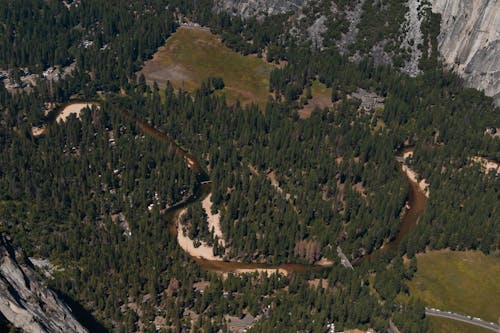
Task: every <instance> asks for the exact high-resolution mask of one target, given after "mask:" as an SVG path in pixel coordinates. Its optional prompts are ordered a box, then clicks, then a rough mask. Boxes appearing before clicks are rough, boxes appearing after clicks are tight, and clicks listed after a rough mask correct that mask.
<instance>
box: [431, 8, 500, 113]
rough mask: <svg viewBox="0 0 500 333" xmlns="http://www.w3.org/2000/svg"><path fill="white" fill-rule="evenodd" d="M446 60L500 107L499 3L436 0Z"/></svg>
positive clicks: (469, 83)
mask: <svg viewBox="0 0 500 333" xmlns="http://www.w3.org/2000/svg"><path fill="white" fill-rule="evenodd" d="M432 10H433V12H435V13H439V14H441V32H440V34H439V37H438V43H439V45H438V47H439V51H440V53H441V56H442V57H443V61H444V62H445V63H446V64H447V65H448V66H450V67H451V68H452V69H453V70H454V71H456V72H457V73H458V74H459V75H460V76H462V77H463V78H464V80H465V82H466V84H467V85H468V86H469V87H473V88H476V89H479V90H483V91H484V93H485V94H486V95H487V96H491V97H493V98H494V99H495V103H496V105H499V106H500V1H499V0H460V1H456V0H433V2H432Z"/></svg>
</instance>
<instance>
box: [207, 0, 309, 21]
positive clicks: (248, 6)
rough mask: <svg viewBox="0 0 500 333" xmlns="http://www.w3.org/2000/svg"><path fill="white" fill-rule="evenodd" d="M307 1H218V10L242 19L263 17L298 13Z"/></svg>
mask: <svg viewBox="0 0 500 333" xmlns="http://www.w3.org/2000/svg"><path fill="white" fill-rule="evenodd" d="M305 2H306V0H218V1H217V2H216V9H217V10H224V11H226V12H228V13H231V14H235V15H239V16H242V17H251V16H256V17H262V16H266V15H276V14H282V13H287V12H290V11H296V10H297V9H299V8H301V7H302V6H303V5H304V3H305Z"/></svg>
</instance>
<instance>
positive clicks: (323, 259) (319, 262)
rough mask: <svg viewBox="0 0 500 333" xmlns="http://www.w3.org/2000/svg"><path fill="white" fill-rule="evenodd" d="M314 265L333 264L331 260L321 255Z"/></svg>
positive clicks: (329, 265)
mask: <svg viewBox="0 0 500 333" xmlns="http://www.w3.org/2000/svg"><path fill="white" fill-rule="evenodd" d="M316 265H318V266H321V267H331V266H333V261H332V260H330V259H327V258H325V257H321V259H320V260H319V261H317V262H316Z"/></svg>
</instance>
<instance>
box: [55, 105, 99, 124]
mask: <svg viewBox="0 0 500 333" xmlns="http://www.w3.org/2000/svg"><path fill="white" fill-rule="evenodd" d="M92 106H95V107H97V108H99V105H97V104H95V103H72V104H69V105H67V106H66V107H65V108H64V109H63V110H62V111H61V112H60V113H59V114H58V115H57V118H56V122H60V121H65V120H66V119H67V118H68V117H69V115H70V114H74V115H76V117H77V118H79V117H80V113H81V112H82V110H83V109H85V108H87V107H89V108H91V107H92Z"/></svg>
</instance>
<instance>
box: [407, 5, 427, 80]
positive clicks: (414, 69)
mask: <svg viewBox="0 0 500 333" xmlns="http://www.w3.org/2000/svg"><path fill="white" fill-rule="evenodd" d="M424 6H426V5H425V4H424V3H423V1H422V0H408V11H407V12H406V14H405V22H404V24H403V31H404V34H403V42H402V43H401V48H405V49H408V50H409V52H410V59H408V60H407V61H406V62H405V65H404V67H403V68H402V70H403V71H404V72H406V73H407V74H408V75H410V76H417V75H418V74H419V73H420V69H419V68H418V64H419V62H420V58H422V50H421V49H420V48H421V46H422V43H423V40H424V37H423V33H422V29H421V25H422V20H423V17H424V16H423V14H422V11H423V9H424Z"/></svg>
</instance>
